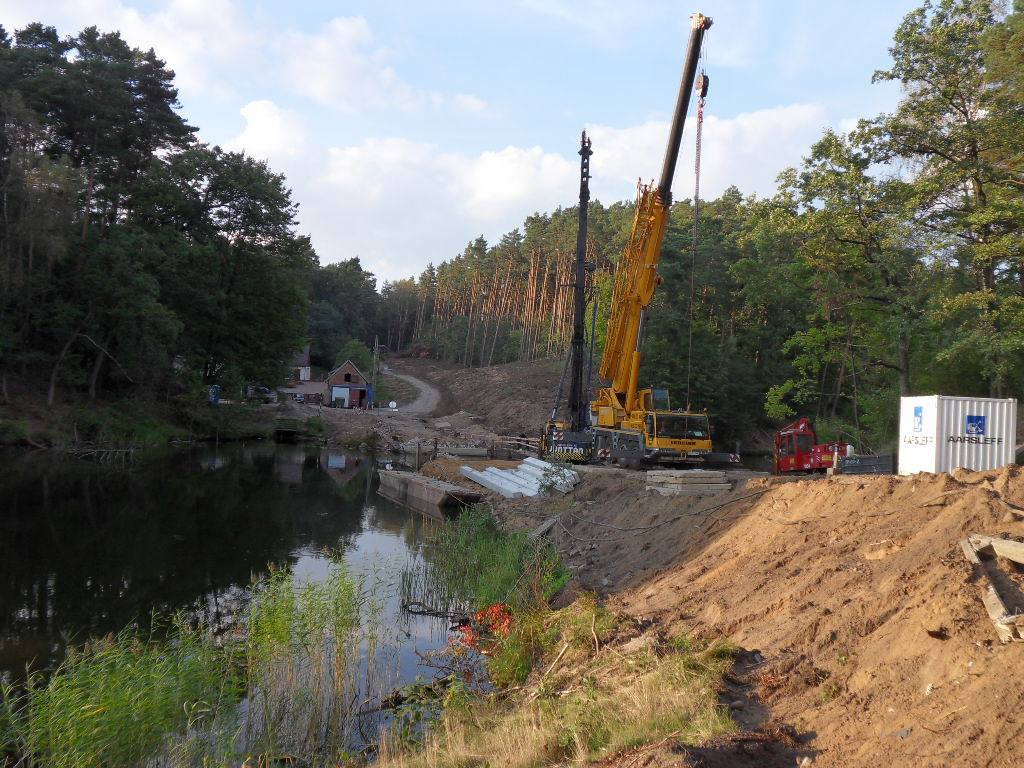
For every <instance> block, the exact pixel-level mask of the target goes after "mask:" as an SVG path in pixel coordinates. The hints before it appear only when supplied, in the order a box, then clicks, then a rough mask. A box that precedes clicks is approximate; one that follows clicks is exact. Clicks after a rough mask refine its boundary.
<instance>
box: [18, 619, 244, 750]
mask: <svg viewBox="0 0 1024 768" xmlns="http://www.w3.org/2000/svg"><path fill="white" fill-rule="evenodd" d="M239 694H240V678H239V676H238V674H237V671H236V669H235V667H234V665H233V664H232V663H231V660H230V658H229V655H228V654H227V652H226V651H225V650H224V649H223V648H221V647H219V646H217V645H216V644H215V643H213V642H212V640H211V638H210V637H209V636H208V635H206V634H204V633H203V632H202V631H201V630H194V629H189V628H186V627H184V626H183V625H180V624H179V625H177V626H176V627H175V628H174V631H173V632H172V639H171V640H169V641H161V642H157V641H155V640H153V639H151V638H143V637H140V636H139V635H138V634H136V633H135V632H132V631H128V630H126V631H124V632H122V633H121V634H119V635H117V636H113V637H108V638H105V639H103V640H96V641H93V642H90V643H88V644H87V645H86V646H85V647H84V648H82V649H81V650H72V651H69V652H68V655H67V657H66V658H65V660H64V662H63V663H62V664H61V666H60V667H59V668H58V669H57V670H56V671H54V672H53V674H51V675H50V676H49V677H44V676H43V675H41V674H38V673H37V674H33V675H31V676H30V677H29V679H28V681H27V683H26V684H25V685H24V686H18V687H15V686H14V685H12V684H10V683H7V684H4V685H3V687H2V691H0V744H2V745H3V750H4V752H6V753H8V754H16V755H19V756H21V757H23V758H24V759H25V763H24V764H26V765H32V766H52V767H53V768H94V767H95V766H100V765H103V766H129V765H135V764H137V763H138V762H139V761H141V760H143V759H144V758H145V757H147V756H149V755H151V754H153V753H154V752H156V751H157V750H158V749H159V748H160V747H161V745H162V744H163V742H164V739H165V738H166V736H167V735H168V734H169V733H173V732H176V731H182V730H187V729H189V728H194V727H196V726H198V725H200V724H201V723H202V722H203V721H204V720H206V719H207V718H209V717H210V716H212V715H213V713H215V712H217V711H219V710H220V709H222V708H223V707H224V706H225V705H230V704H233V703H234V702H235V701H237V699H238V695H239Z"/></svg>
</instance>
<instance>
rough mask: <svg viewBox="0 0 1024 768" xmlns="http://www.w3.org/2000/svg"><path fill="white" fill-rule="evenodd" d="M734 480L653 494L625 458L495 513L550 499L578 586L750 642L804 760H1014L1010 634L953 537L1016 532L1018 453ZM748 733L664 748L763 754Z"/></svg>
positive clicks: (677, 623) (546, 506)
mask: <svg viewBox="0 0 1024 768" xmlns="http://www.w3.org/2000/svg"><path fill="white" fill-rule="evenodd" d="M739 485H740V487H738V488H737V489H736V490H734V491H731V492H729V493H726V494H720V495H718V496H715V497H711V498H683V497H677V498H671V497H660V496H654V495H649V494H647V493H646V492H645V491H644V490H643V481H642V476H641V475H639V473H629V472H622V471H596V472H595V471H591V472H587V473H586V475H585V478H584V481H583V483H582V484H581V485H580V486H579V487H578V489H577V490H576V491H575V492H574V493H573V494H571V495H569V496H566V497H560V498H556V499H551V500H548V501H546V502H542V501H536V500H517V501H515V502H504V503H502V504H501V505H500V512H501V514H502V515H503V517H504V518H505V519H506V520H507V521H508V523H509V524H510V525H513V526H518V527H521V528H528V527H533V526H535V525H536V524H537V523H538V522H540V521H542V520H544V519H545V518H546V517H549V516H552V515H558V516H559V518H558V523H557V524H556V525H555V527H554V528H553V529H552V533H551V536H552V538H553V540H554V541H555V543H556V545H557V546H558V547H559V549H560V551H561V552H562V553H563V555H564V557H565V559H566V560H567V562H568V563H569V564H570V566H571V567H572V569H573V571H574V574H575V577H576V585H575V587H576V588H578V589H595V590H597V591H599V592H602V593H606V594H609V597H610V599H611V600H612V602H613V603H614V604H616V605H617V606H618V607H620V608H622V609H624V610H626V611H628V612H629V613H632V614H634V615H636V616H639V617H644V618H649V619H653V620H655V621H656V622H657V623H658V624H659V625H661V626H663V627H664V628H665V629H666V630H668V631H671V632H679V631H685V632H694V633H698V634H701V635H704V636H710V637H723V636H724V637H728V638H730V639H731V640H733V641H734V642H736V643H737V644H739V645H740V646H742V647H743V648H745V649H747V650H748V651H749V652H750V653H751V654H755V652H756V654H755V658H758V659H760V661H759V662H758V663H757V664H755V665H753V666H751V667H750V668H749V669H747V670H745V671H744V672H743V673H742V674H741V675H740V678H741V679H738V681H737V682H738V683H740V684H744V685H748V686H749V687H750V690H751V695H752V697H754V698H755V699H756V700H757V702H758V703H759V706H763V707H764V711H765V713H766V714H765V717H766V718H767V717H768V716H769V714H770V717H771V719H772V721H773V722H775V723H785V724H786V725H787V727H792V728H794V729H795V733H796V739H797V741H798V742H799V745H800V747H801V749H800V754H802V755H811V756H812V760H813V763H812V764H813V765H814V766H844V767H845V766H865V768H867V767H868V766H872V767H874V766H879V765H886V766H888V765H892V766H904V765H905V766H935V767H936V768H938V766H954V765H955V766H1009V765H1017V764H1019V763H1020V757H1019V750H1018V747H1019V744H1020V742H1019V739H1020V736H1021V731H1022V729H1024V714H1022V710H1021V704H1022V700H1024V644H1008V645H1002V644H1000V643H999V641H998V639H997V637H996V634H995V630H994V628H993V626H992V624H991V622H990V620H989V618H988V615H987V613H986V611H985V608H984V606H983V605H982V602H981V596H982V593H983V584H984V581H983V579H982V578H980V577H979V574H977V573H976V572H975V571H974V569H973V567H972V566H970V565H969V563H968V562H967V560H966V558H965V557H964V555H963V553H962V551H961V549H960V547H959V542H960V541H961V540H962V539H963V538H965V537H966V536H967V535H968V534H971V533H983V534H989V535H997V536H1006V537H1009V538H1015V539H1021V538H1024V522H1022V518H1021V517H1020V516H1019V515H1018V514H1016V512H1020V511H1021V510H1022V509H1024V473H1022V472H1021V469H1020V467H1017V466H1011V467H1007V468H1005V469H1003V470H1000V471H995V472H986V473H971V472H959V473H957V474H956V475H954V476H947V475H924V474H922V475H916V476H912V477H892V476H846V477H835V478H820V479H805V480H799V481H796V482H782V479H781V478H762V479H750V480H747V481H746V482H745V483H740V484H739ZM1003 565H1004V567H1006V568H1008V569H1009V568H1011V566H1010V564H1008V563H1005V562H1004V563H1003ZM743 727H744V728H748V729H749V728H756V727H757V723H756V722H745V723H743ZM702 749H703V748H702ZM757 749H759V748H755V747H754V746H751V745H750V744H749V743H748V742H747V741H743V740H740V741H739V742H728V743H723V744H717V745H708V746H707V747H706V750H707V751H696V752H694V751H691V752H690V754H688V755H678V754H677V755H676V756H675V758H674V759H675V760H676V761H678V760H679V758H680V757H682V763H683V764H687V763H688V764H691V765H699V764H704V765H732V764H736V765H748V764H750V765H753V764H761V763H758V762H757V761H756V759H755V760H753V761H750V760H748V759H746V758H749V757H755V758H756V753H757ZM741 752H742V753H743V755H745V756H746V757H745V758H744V759H743V760H741V759H739V755H740V753H741ZM730 753H732V754H734V755H735V757H736V760H735V762H729V758H728V756H729V755H730ZM664 757H666V758H667V756H664ZM764 757H767V755H764ZM723 760H724V762H723ZM645 764H650V765H655V764H662V762H661V761H660V760H656V761H655V762H650V763H645ZM665 764H669V763H667V762H666V763H665ZM764 764H772V762H771V761H770V760H768V759H765V760H764Z"/></svg>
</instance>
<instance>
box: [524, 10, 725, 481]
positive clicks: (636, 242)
mask: <svg viewBox="0 0 1024 768" xmlns="http://www.w3.org/2000/svg"><path fill="white" fill-rule="evenodd" d="M710 27H711V19H710V18H708V17H707V16H704V15H702V14H699V13H697V14H694V15H693V16H692V17H691V27H690V40H689V45H688V47H687V52H686V61H685V63H684V65H683V74H682V79H681V81H680V84H679V94H678V97H677V99H676V107H675V112H674V114H673V116H672V126H671V129H670V130H669V140H668V146H667V147H666V149H665V159H664V161H663V163H662V168H661V178H660V180H659V182H658V185H657V186H653V185H650V184H641V185H640V187H639V190H638V192H639V195H638V199H637V205H636V216H635V218H634V220H633V230H632V232H631V234H630V238H629V244H628V245H627V246H626V250H625V252H624V253H623V255H622V258H621V260H620V261H619V265H618V267H617V269H616V273H615V286H614V289H613V293H612V306H611V318H610V320H609V323H608V338H607V342H606V344H605V349H604V355H603V357H602V359H601V378H602V379H605V380H606V381H609V382H610V383H609V385H608V386H607V387H603V388H602V389H599V390H598V391H597V393H596V397H595V399H594V400H593V402H591V403H590V409H589V410H590V414H589V416H590V418H589V419H588V420H587V422H586V423H585V422H583V420H582V419H580V418H579V417H578V416H577V410H578V409H576V408H573V405H572V403H571V402H570V409H569V410H570V420H569V423H568V424H566V423H560V422H556V421H555V420H554V416H555V414H554V411H553V412H552V418H551V421H549V423H548V426H547V429H546V430H545V435H544V438H545V439H544V450H545V452H546V453H547V454H548V455H551V456H562V457H564V458H567V459H570V460H571V459H576V460H582V461H587V460H591V459H597V460H606V461H616V462H618V463H620V464H623V465H628V466H640V465H641V464H644V463H648V464H650V463H667V464H675V463H688V462H689V463H705V462H714V463H721V462H732V461H738V457H736V456H734V455H731V454H728V453H714V452H713V451H712V447H711V434H710V424H709V419H708V414H707V412H706V411H702V412H696V411H691V410H690V404H689V403H687V408H686V409H685V410H683V409H679V410H672V408H671V403H670V401H669V398H668V392H667V391H666V390H663V389H655V388H647V389H643V390H640V389H638V378H639V373H640V362H641V359H642V352H641V349H642V345H643V325H644V316H645V313H646V310H647V307H648V305H649V304H650V302H651V299H652V297H653V295H654V290H655V288H656V287H657V285H658V283H659V282H660V281H661V279H660V277H659V276H658V272H657V268H658V262H659V261H660V260H661V246H662V241H663V240H664V237H665V228H666V225H667V223H668V216H669V208H670V206H671V204H672V178H673V176H674V175H675V168H676V161H677V160H678V157H679V145H680V143H681V141H682V137H683V128H684V126H685V123H686V112H687V110H688V109H689V106H690V97H691V93H692V92H693V90H694V82H695V81H696V82H697V92H698V93H699V98H700V99H701V100H703V98H704V96H705V95H706V94H707V87H708V79H707V77H706V76H705V75H703V74H702V75H701V77H700V80H699V81H697V79H696V76H697V62H698V59H699V57H700V51H701V46H702V44H703V40H704V33H705V32H706V31H707V30H708V29H709V28H710ZM701 103H703V101H702V102H701ZM587 149H588V150H589V145H588V146H587ZM581 154H582V150H581ZM584 160H585V161H586V158H584ZM585 181H586V178H583V179H582V180H581V195H580V198H581V202H580V206H581V215H580V230H579V233H578V236H577V286H576V287H577V302H578V303H577V305H576V308H575V309H576V312H575V317H574V320H575V321H576V322H575V324H574V328H573V352H572V353H571V354H572V355H573V358H572V360H573V361H575V360H576V359H580V360H582V356H580V357H579V358H576V356H575V355H576V332H577V330H579V333H580V336H581V339H582V327H583V326H582V316H583V307H582V306H581V303H582V280H581V273H580V270H581V269H582V267H581V266H580V265H581V258H582V257H581V255H580V247H581V246H580V243H583V244H584V245H585V241H586V214H585V201H584V199H583V191H584V188H583V184H584V183H585ZM587 199H589V190H588V193H587ZM580 346H581V347H582V340H581V342H580ZM572 391H573V390H572V388H571V387H570V393H571V392H572ZM570 399H571V398H570Z"/></svg>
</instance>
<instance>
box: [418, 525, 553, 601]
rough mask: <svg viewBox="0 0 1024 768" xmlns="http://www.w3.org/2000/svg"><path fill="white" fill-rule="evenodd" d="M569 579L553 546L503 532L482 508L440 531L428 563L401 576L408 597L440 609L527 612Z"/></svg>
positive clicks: (524, 535) (433, 543)
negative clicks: (507, 608)
mask: <svg viewBox="0 0 1024 768" xmlns="http://www.w3.org/2000/svg"><path fill="white" fill-rule="evenodd" d="M568 580H569V572H568V571H567V570H566V569H565V566H564V565H562V561H561V559H560V558H559V557H558V553H557V552H556V551H555V549H554V547H552V546H551V545H550V544H548V543H546V542H535V541H532V540H530V539H529V537H528V536H527V535H526V534H524V533H510V532H508V531H505V530H503V529H502V528H501V526H500V525H499V524H498V521H497V520H496V519H495V517H494V515H493V514H491V512H490V510H488V508H487V507H485V506H483V505H476V506H474V507H470V508H469V509H466V510H465V511H463V513H462V514H461V515H460V516H459V517H458V518H456V519H455V520H451V521H446V522H445V523H444V524H443V525H442V526H441V527H440V528H439V529H438V532H437V535H436V536H435V538H434V540H433V542H432V548H431V552H430V555H429V558H428V559H427V561H426V562H423V563H420V564H418V565H417V566H414V567H410V568H407V569H406V572H404V573H403V575H402V589H403V595H402V596H403V598H404V599H405V600H406V602H407V603H408V602H412V601H418V602H422V603H424V604H426V605H428V606H431V607H432V608H434V609H436V610H441V611H449V610H451V609H452V607H453V606H455V605H459V604H461V605H463V606H464V607H466V608H469V609H472V610H480V609H482V608H485V607H487V606H489V605H493V604H494V603H506V604H508V605H510V606H511V607H512V608H513V609H525V608H529V607H532V606H535V605H537V604H538V603H541V602H545V601H547V600H549V599H550V598H551V597H553V596H554V595H555V594H556V593H557V592H558V590H560V589H561V588H562V587H563V586H565V584H566V582H567V581H568Z"/></svg>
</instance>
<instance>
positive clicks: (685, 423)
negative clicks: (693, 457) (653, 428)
mask: <svg viewBox="0 0 1024 768" xmlns="http://www.w3.org/2000/svg"><path fill="white" fill-rule="evenodd" d="M657 426H658V437H665V438H670V439H673V440H707V439H709V437H710V435H711V432H710V429H709V426H708V417H707V416H695V415H693V414H689V415H684V414H679V415H678V416H677V415H675V414H664V413H660V414H658V425H657Z"/></svg>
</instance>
